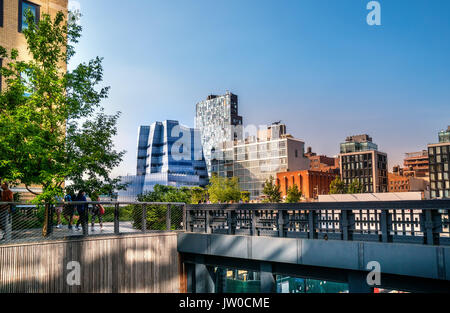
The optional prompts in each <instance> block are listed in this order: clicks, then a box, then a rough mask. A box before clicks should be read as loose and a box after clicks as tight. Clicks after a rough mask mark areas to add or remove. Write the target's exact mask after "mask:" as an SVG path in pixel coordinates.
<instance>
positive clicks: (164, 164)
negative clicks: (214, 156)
mask: <svg viewBox="0 0 450 313" xmlns="http://www.w3.org/2000/svg"><path fill="white" fill-rule="evenodd" d="M136 174H137V175H136V176H126V177H124V178H123V182H125V183H129V184H130V185H129V187H128V188H127V190H125V191H119V192H118V197H119V201H124V200H123V199H125V198H126V199H132V198H133V197H135V198H136V197H137V195H139V194H142V193H145V192H149V191H153V187H154V186H155V185H157V184H158V185H166V186H174V187H195V186H206V185H207V184H208V172H207V169H206V163H205V158H204V155H203V150H202V146H201V141H200V132H199V131H198V130H196V129H193V128H188V127H185V126H181V125H180V124H179V123H178V121H165V122H156V123H153V124H152V125H151V126H141V127H140V130H139V140H138V153H137V168H136ZM127 201H128V200H127Z"/></svg>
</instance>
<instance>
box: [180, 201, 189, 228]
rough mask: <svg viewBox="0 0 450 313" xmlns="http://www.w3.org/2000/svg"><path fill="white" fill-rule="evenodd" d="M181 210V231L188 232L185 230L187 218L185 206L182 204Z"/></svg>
mask: <svg viewBox="0 0 450 313" xmlns="http://www.w3.org/2000/svg"><path fill="white" fill-rule="evenodd" d="M181 209H182V211H183V213H182V214H183V217H182V218H183V221H182V223H183V229H184V231H188V229H187V216H186V214H187V211H186V204H183V205H182V206H181Z"/></svg>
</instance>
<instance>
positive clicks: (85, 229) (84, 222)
mask: <svg viewBox="0 0 450 313" xmlns="http://www.w3.org/2000/svg"><path fill="white" fill-rule="evenodd" d="M84 206H85V207H84V210H83V217H82V220H81V228H82V229H83V236H89V205H88V204H86V205H84Z"/></svg>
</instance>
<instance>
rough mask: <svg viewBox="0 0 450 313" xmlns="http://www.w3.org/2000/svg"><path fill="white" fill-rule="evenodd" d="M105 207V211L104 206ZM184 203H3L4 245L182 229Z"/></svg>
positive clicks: (0, 241)
mask: <svg viewBox="0 0 450 313" xmlns="http://www.w3.org/2000/svg"><path fill="white" fill-rule="evenodd" d="M99 205H102V207H103V209H104V214H100V213H101V211H102V210H101V209H100V206H99ZM184 209H185V204H184V203H173V202H102V201H100V202H66V203H58V204H56V205H32V204H24V203H5V202H0V245H4V244H10V243H16V242H17V243H20V242H29V241H42V240H58V239H66V238H70V237H86V236H103V235H120V234H130V233H146V232H161V231H164V232H166V231H182V230H184V228H185V223H184V220H183V218H184V216H185V214H184V212H183V211H184Z"/></svg>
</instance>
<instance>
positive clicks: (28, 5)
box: [19, 0, 40, 32]
mask: <svg viewBox="0 0 450 313" xmlns="http://www.w3.org/2000/svg"><path fill="white" fill-rule="evenodd" d="M28 10H30V11H31V13H32V14H33V15H34V17H35V22H36V24H37V23H38V21H39V19H40V6H39V5H37V4H34V3H32V2H29V1H26V0H19V32H22V30H24V29H27V28H28V24H27V17H26V13H27V12H28Z"/></svg>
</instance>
